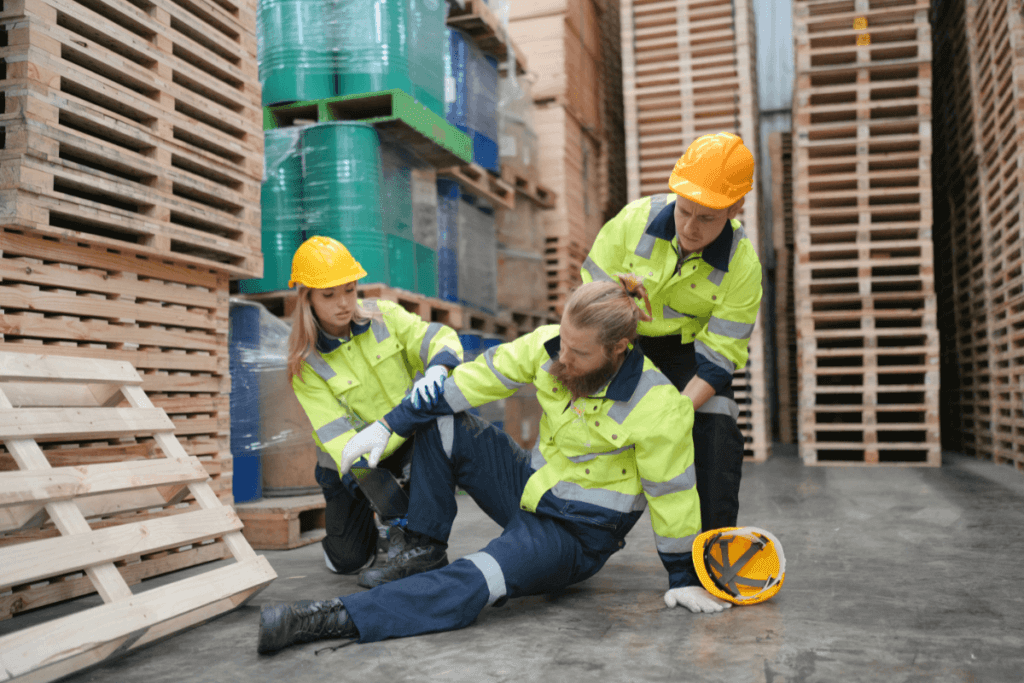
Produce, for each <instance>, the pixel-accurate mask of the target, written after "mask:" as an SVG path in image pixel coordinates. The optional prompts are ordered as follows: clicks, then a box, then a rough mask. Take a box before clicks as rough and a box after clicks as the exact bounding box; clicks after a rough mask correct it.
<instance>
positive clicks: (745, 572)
mask: <svg viewBox="0 0 1024 683" xmlns="http://www.w3.org/2000/svg"><path fill="white" fill-rule="evenodd" d="M693 566H694V568H695V569H696V570H697V577H698V578H699V579H700V582H701V585H703V586H704V588H705V590H707V592H708V593H711V594H712V595H714V596H715V597H716V598H721V599H722V600H727V601H729V602H731V603H733V604H734V605H753V604H756V603H758V602H764V601H765V600H767V599H768V598H770V597H772V596H773V595H775V594H776V593H778V592H779V589H780V588H782V582H783V580H785V578H786V556H785V555H783V554H782V544H781V543H779V539H777V538H775V536H773V535H772V534H770V533H768V532H767V531H765V530H764V529H758V528H757V527H753V526H744V527H728V528H724V529H712V530H711V531H705V532H704V533H702V534H700V535H699V536H697V538H695V539H693Z"/></svg>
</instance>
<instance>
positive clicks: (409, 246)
mask: <svg viewBox="0 0 1024 683" xmlns="http://www.w3.org/2000/svg"><path fill="white" fill-rule="evenodd" d="M388 266H389V269H390V271H391V280H390V282H389V283H388V284H390V285H391V286H392V287H399V288H401V289H407V290H409V291H410V292H414V291H416V243H415V242H413V241H412V240H409V239H405V238H403V237H396V236H395V235H388Z"/></svg>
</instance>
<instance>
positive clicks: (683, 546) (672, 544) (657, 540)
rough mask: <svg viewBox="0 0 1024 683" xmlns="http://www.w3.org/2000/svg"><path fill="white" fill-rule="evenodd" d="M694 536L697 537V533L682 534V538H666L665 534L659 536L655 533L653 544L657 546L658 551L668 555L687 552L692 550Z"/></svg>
mask: <svg viewBox="0 0 1024 683" xmlns="http://www.w3.org/2000/svg"><path fill="white" fill-rule="evenodd" d="M695 538H697V534H693V535H692V536H684V537H683V538H668V537H667V536H659V535H658V534H657V533H655V534H654V545H655V546H657V548H658V550H659V551H660V552H663V553H667V554H670V555H675V554H678V553H689V552H693V541H694V539H695Z"/></svg>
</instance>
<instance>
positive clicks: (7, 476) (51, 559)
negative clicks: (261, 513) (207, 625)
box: [0, 352, 276, 681]
mask: <svg viewBox="0 0 1024 683" xmlns="http://www.w3.org/2000/svg"><path fill="white" fill-rule="evenodd" d="M142 382H143V380H142V377H141V376H140V375H139V374H138V373H137V372H136V371H135V370H134V368H132V367H131V365H130V364H129V363H125V362H111V361H101V360H93V359H80V358H73V357H60V356H41V355H36V354H16V353H7V352H0V413H3V415H2V417H0V439H2V440H3V442H4V445H5V446H6V448H7V450H8V452H9V453H10V454H11V455H12V457H13V458H14V460H15V462H16V463H17V464H18V467H19V470H18V471H16V472H7V473H4V474H3V475H2V476H0V488H2V490H3V493H2V495H0V508H2V509H3V510H4V511H5V513H6V514H8V515H18V514H29V513H30V514H33V515H34V514H35V513H34V512H33V510H39V509H42V510H45V512H46V514H47V515H48V516H49V517H50V518H51V519H53V521H54V523H55V524H56V525H57V527H58V528H59V529H60V531H61V535H60V536H59V537H56V538H49V539H42V540H37V541H31V542H26V543H21V544H17V545H11V546H6V547H3V548H0V564H2V565H3V567H4V575H3V582H4V583H5V584H7V585H8V586H23V585H26V584H31V583H33V582H35V581H37V580H40V579H45V578H47V577H52V576H60V575H65V574H68V573H69V572H74V571H84V572H85V574H86V576H88V578H89V580H90V582H91V583H92V584H93V585H94V586H95V588H96V590H97V591H98V592H99V594H100V596H101V597H102V598H103V601H104V603H105V604H104V605H103V606H101V607H94V608H92V609H89V610H86V611H84V612H79V613H77V614H72V615H70V616H67V617H63V618H58V619H54V620H52V621H49V622H46V623H43V624H40V625H38V626H33V627H28V628H24V629H22V630H20V631H17V632H15V633H12V634H10V635H7V636H4V637H3V638H0V664H2V666H3V671H5V672H6V674H7V677H8V678H19V677H27V678H28V677H30V678H31V679H32V680H40V681H44V680H45V681H50V680H56V679H57V678H61V677H63V676H66V675H68V674H70V673H73V672H75V671H78V670H80V669H82V668H84V667H87V666H92V665H94V664H96V663H99V662H101V661H103V660H106V659H108V658H110V657H117V656H121V655H124V654H126V653H128V652H130V651H131V650H133V649H135V648H138V647H141V646H143V645H146V644H148V643H151V642H154V641H156V640H159V639H162V638H166V637H168V636H171V635H173V634H174V633H176V632H177V631H179V630H181V629H183V628H188V627H190V626H194V625H196V624H199V623H202V622H204V621H207V620H209V619H211V618H213V617H215V616H218V615H220V614H223V613H224V612H226V611H228V610H230V609H233V608H234V607H237V606H238V605H240V604H242V603H244V602H245V601H247V600H249V599H251V598H252V597H253V596H254V595H255V594H256V593H257V592H258V591H260V590H261V589H262V588H264V587H265V586H266V585H267V584H269V583H270V582H271V581H272V580H273V579H274V578H275V577H276V574H275V573H274V570H273V569H272V568H271V567H270V564H269V563H268V562H267V561H266V559H265V558H263V557H260V556H257V555H256V554H255V553H254V552H253V550H252V548H251V547H250V546H249V544H248V543H247V542H246V540H245V539H244V538H243V537H242V535H241V533H240V532H239V530H240V529H241V522H240V521H239V519H238V516H237V515H236V514H235V513H234V511H233V510H231V508H230V507H225V506H223V505H222V504H221V502H220V500H218V498H217V496H216V495H215V494H214V492H213V491H212V490H211V489H210V487H209V485H208V484H207V483H206V481H205V480H206V472H205V470H203V468H202V466H201V465H200V464H199V462H198V461H197V460H196V459H195V458H192V457H190V456H189V455H188V454H187V453H186V452H185V450H184V449H183V448H182V447H181V444H180V443H179V442H178V441H177V439H175V438H174V436H173V430H174V424H173V423H172V422H171V421H170V419H168V417H167V414H166V413H164V411H162V410H160V409H158V408H154V406H153V404H152V402H151V401H150V400H149V398H148V397H147V396H146V394H145V392H144V391H143V390H142V388H141V386H142ZM40 384H42V386H41V387H40ZM90 397H91V398H92V401H91V404H90V402H89V400H88V399H89V398H90ZM121 403H127V405H128V407H118V406H119V404H121ZM14 405H29V406H32V407H22V408H14V407H13V406H14ZM139 434H149V435H152V437H153V439H154V440H155V442H156V444H157V446H158V447H159V449H160V451H161V452H162V453H163V455H164V457H162V458H155V459H151V460H140V461H137V462H132V463H122V462H116V463H106V464H96V465H92V466H83V467H78V468H68V467H56V468H55V467H52V466H51V464H50V463H49V462H48V461H47V459H46V456H45V455H44V454H43V451H42V450H41V449H40V448H39V445H38V442H37V439H40V438H43V439H67V438H69V437H78V438H81V437H83V436H91V437H118V436H136V435H139ZM181 483H187V485H188V487H189V490H190V492H191V494H192V496H193V497H194V498H195V500H196V502H197V504H198V509H197V510H195V511H190V512H188V513H185V514H180V515H173V516H170V517H160V518H157V519H151V520H146V521H143V522H135V523H129V524H124V525H120V526H117V527H113V528H108V529H91V528H90V526H89V524H88V523H87V521H86V519H85V517H84V515H83V513H82V511H81V509H80V508H79V507H78V505H77V503H76V501H77V500H79V499H81V498H87V497H89V496H96V495H104V494H108V493H119V492H126V491H130V490H135V489H146V488H152V487H154V486H166V485H168V484H174V485H177V484H181ZM210 539H222V541H223V543H224V544H225V546H226V547H227V548H228V550H229V551H230V553H231V555H232V556H233V558H234V560H235V562H234V563H232V564H230V565H228V566H224V567H220V568H217V569H213V570H211V571H208V572H205V573H203V574H201V575H198V576H195V577H192V578H189V579H183V580H181V581H177V582H174V583H171V584H168V585H166V586H163V587H160V588H155V589H152V590H148V591H144V592H140V593H139V594H137V595H135V594H133V593H132V591H131V589H130V588H129V587H128V584H127V582H126V581H125V579H124V578H123V577H122V575H121V572H119V571H118V569H117V567H116V566H115V563H117V562H125V561H131V558H134V557H137V556H142V555H147V554H151V553H159V552H162V551H165V550H172V549H175V548H183V547H184V546H188V545H196V544H202V543H203V542H205V541H208V540H210Z"/></svg>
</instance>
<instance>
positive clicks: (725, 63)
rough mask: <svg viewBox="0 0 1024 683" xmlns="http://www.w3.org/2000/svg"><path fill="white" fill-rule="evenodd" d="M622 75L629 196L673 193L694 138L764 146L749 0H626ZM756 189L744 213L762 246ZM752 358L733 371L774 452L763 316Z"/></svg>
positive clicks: (743, 421)
mask: <svg viewBox="0 0 1024 683" xmlns="http://www.w3.org/2000/svg"><path fill="white" fill-rule="evenodd" d="M620 16H621V32H622V74H623V98H624V100H625V104H624V121H625V141H626V170H627V186H628V191H627V199H628V200H630V201H632V200H634V199H637V198H639V197H643V196H648V195H652V194H658V193H665V192H668V191H669V189H668V178H669V176H670V175H671V173H672V168H673V166H675V163H676V161H677V160H678V159H679V157H680V156H681V155H682V154H683V152H684V151H686V148H687V147H688V146H689V145H690V143H692V142H693V141H694V140H695V139H696V138H698V137H700V136H701V135H705V134H709V133H718V132H721V131H727V132H731V133H736V134H737V135H739V136H740V137H742V138H743V141H744V143H745V144H746V145H747V147H749V148H750V150H751V151H752V152H753V153H754V157H755V159H757V161H758V163H766V162H767V159H765V158H762V157H761V156H760V154H759V151H758V137H757V134H758V133H757V131H758V104H757V76H756V70H755V64H754V31H755V27H754V14H753V2H752V0H735V1H726V2H708V1H707V0H677V1H673V2H650V1H648V0H622V4H621V15H620ZM758 210H759V200H758V190H757V185H756V183H755V185H754V190H753V191H752V192H751V193H750V194H748V195H747V201H746V204H745V205H744V208H743V211H742V213H741V214H740V216H739V218H740V220H741V221H742V222H743V225H744V228H745V230H746V234H747V236H748V237H749V238H750V240H751V242H753V244H754V247H755V248H756V249H757V250H758V253H761V249H762V245H761V242H760V230H759V228H758ZM763 315H764V313H763V312H762V314H761V316H759V319H758V322H757V325H756V326H755V328H754V332H753V334H752V336H751V339H750V365H749V366H748V367H747V368H746V369H744V370H741V371H740V372H738V373H737V375H736V378H735V380H734V386H735V388H736V399H737V402H738V403H739V404H740V420H739V422H740V430H741V431H742V433H743V436H744V439H745V441H746V448H745V452H746V456H747V458H748V459H753V460H763V459H765V458H767V457H768V451H769V449H770V443H769V438H768V431H767V422H768V417H767V415H768V410H767V403H766V386H765V372H764V362H765V354H764V333H763V326H762V321H761V318H762V317H763Z"/></svg>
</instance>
